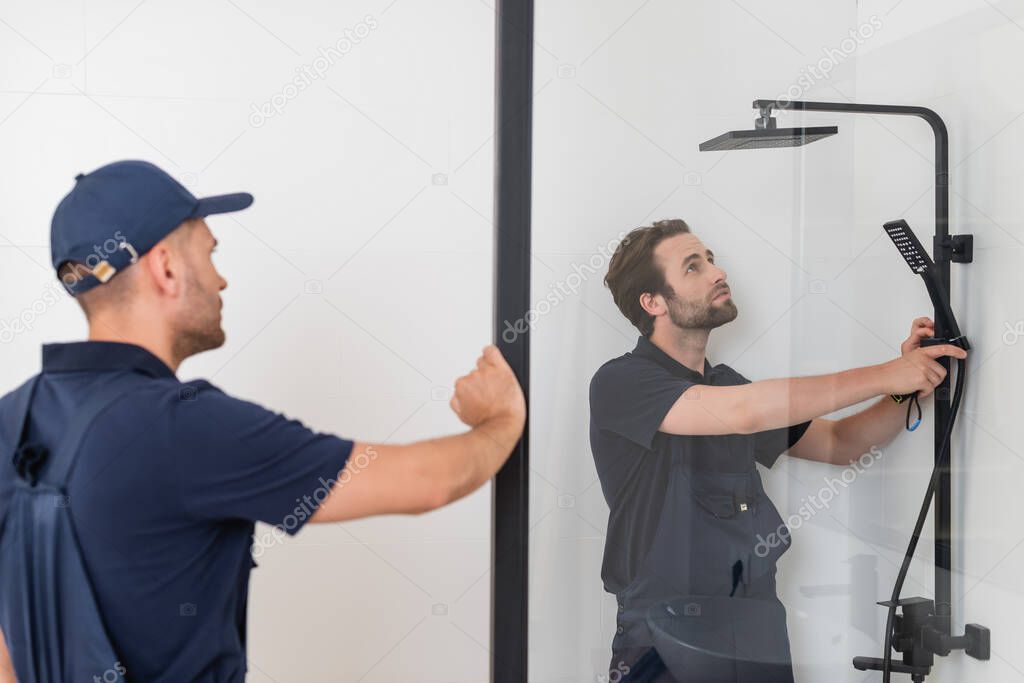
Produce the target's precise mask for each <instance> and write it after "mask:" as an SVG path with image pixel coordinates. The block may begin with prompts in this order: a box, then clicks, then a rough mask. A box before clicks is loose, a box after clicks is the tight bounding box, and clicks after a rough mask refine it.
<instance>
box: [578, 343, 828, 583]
mask: <svg viewBox="0 0 1024 683" xmlns="http://www.w3.org/2000/svg"><path fill="white" fill-rule="evenodd" d="M749 383H750V380H749V379H747V378H746V377H744V376H743V375H741V374H740V373H738V372H736V371H735V370H733V369H732V368H730V367H729V366H728V365H725V364H724V363H720V364H718V365H715V366H712V365H711V363H710V362H708V360H707V359H706V358H705V360H704V372H703V374H702V373H699V372H696V371H694V370H691V369H690V368H688V367H686V366H685V365H683V364H682V363H679V362H678V361H676V360H675V359H673V358H672V357H671V356H669V355H668V354H667V353H665V352H664V351H662V350H661V349H659V348H658V347H657V346H655V345H654V344H653V343H652V342H651V341H650V340H649V339H647V338H646V337H640V338H639V339H638V340H637V344H636V347H635V348H634V349H633V351H632V352H628V353H626V354H624V355H622V356H619V357H618V358H613V359H612V360H610V361H608V362H607V363H605V364H604V365H602V366H601V367H600V368H598V370H597V372H596V373H595V374H594V377H593V379H591V382H590V447H591V450H592V451H593V456H594V463H595V465H596V466H597V473H598V476H599V477H600V481H601V489H602V491H603V492H604V497H605V500H606V501H607V503H608V507H609V508H610V511H609V516H608V530H607V535H606V539H605V553H604V564H603V568H602V571H601V576H602V578H603V579H604V584H605V588H606V589H607V590H608V591H609V592H612V593H618V592H620V591H621V590H622V589H624V588H625V587H626V586H627V585H629V583H630V581H632V579H633V577H634V576H635V575H636V571H637V569H638V568H639V565H640V563H641V562H642V561H643V558H644V556H645V555H646V552H647V550H648V549H649V547H650V544H651V541H652V539H653V537H654V533H655V531H656V530H657V525H658V520H659V518H660V517H661V512H662V507H663V506H664V504H665V490H666V486H667V482H668V480H669V474H670V468H671V467H672V466H673V463H674V462H675V463H676V464H678V461H679V459H680V458H681V459H685V460H686V464H687V465H689V466H691V467H692V468H693V469H694V471H698V472H709V473H738V472H746V471H749V470H750V468H751V467H753V466H754V465H753V462H754V461H756V462H759V463H761V464H762V465H764V466H765V467H771V466H772V465H773V464H774V463H775V461H776V460H777V459H778V457H779V456H780V455H781V454H782V453H783V452H785V451H786V450H787V449H788V448H789V447H791V446H792V445H793V444H795V443H796V442H797V441H798V440H799V439H800V437H801V436H803V434H804V432H805V431H807V428H808V427H809V426H810V424H811V423H810V421H807V422H801V423H799V424H796V425H793V426H791V427H781V428H779V429H772V430H768V431H763V432H757V433H756V434H725V435H714V436H686V435H674V434H666V433H664V432H659V431H658V427H659V426H660V425H661V422H662V420H664V418H665V415H667V414H668V411H669V410H670V409H671V408H672V406H673V405H674V404H675V402H676V400H677V399H678V398H679V397H680V396H681V395H682V394H683V392H684V391H686V390H687V389H689V388H690V387H691V386H693V385H694V384H707V385H714V386H732V385H739V384H749Z"/></svg>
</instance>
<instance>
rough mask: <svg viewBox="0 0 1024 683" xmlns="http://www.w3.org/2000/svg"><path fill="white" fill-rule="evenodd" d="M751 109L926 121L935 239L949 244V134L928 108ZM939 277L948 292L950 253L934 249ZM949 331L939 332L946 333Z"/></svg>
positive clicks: (814, 105) (780, 104) (796, 103)
mask: <svg viewBox="0 0 1024 683" xmlns="http://www.w3.org/2000/svg"><path fill="white" fill-rule="evenodd" d="M752 106H753V107H754V109H757V110H759V111H760V116H761V117H762V118H764V117H770V116H771V114H772V110H773V109H774V110H776V111H821V112H837V113H841V114H883V115H895V116H916V117H918V118H921V119H924V120H925V121H927V122H928V125H929V126H931V129H932V133H934V135H935V238H936V243H937V244H939V245H944V244H946V243H947V242H948V240H949V237H950V235H949V133H948V132H947V131H946V124H945V123H944V122H943V121H942V117H941V116H939V115H938V114H937V113H935V112H934V111H933V110H931V109H928V108H927V107H916V106H907V105H900V104H864V103H860V102H808V101H804V100H754V102H753V104H752ZM933 258H934V260H935V265H936V268H937V269H938V273H937V274H936V275H937V277H938V279H939V285H940V287H941V288H942V289H943V290H948V289H949V263H950V254H949V252H948V250H945V249H942V250H940V249H939V248H938V247H936V248H935V250H934V253H933ZM946 332H948V330H938V329H937V330H936V333H937V334H939V333H946Z"/></svg>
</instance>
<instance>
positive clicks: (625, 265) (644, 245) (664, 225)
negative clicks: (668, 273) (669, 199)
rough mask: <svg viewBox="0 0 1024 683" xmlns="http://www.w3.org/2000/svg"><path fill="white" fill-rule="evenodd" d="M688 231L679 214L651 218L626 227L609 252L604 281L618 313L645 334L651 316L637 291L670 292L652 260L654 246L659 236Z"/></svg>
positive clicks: (651, 323) (651, 326) (651, 328)
mask: <svg viewBox="0 0 1024 683" xmlns="http://www.w3.org/2000/svg"><path fill="white" fill-rule="evenodd" d="M688 232H690V226H689V225H687V224H686V221H684V220H682V219H680V218H669V219H666V220H663V221H655V222H654V224H653V225H649V226H646V227H642V228H636V229H635V230H632V231H630V233H629V234H628V235H626V237H625V238H624V239H623V240H622V241H621V242H620V243H619V246H618V247H616V248H615V253H614V254H612V258H611V261H610V262H609V264H608V274H607V275H605V276H604V284H605V285H606V286H607V287H608V289H610V290H611V292H612V299H613V300H614V301H615V305H616V306H618V307H619V310H620V311H622V315H624V316H626V319H627V320H629V322H631V323H633V326H634V327H636V328H637V329H638V330H640V334H642V335H643V336H645V337H650V336H651V334H652V333H653V332H654V316H652V315H651V314H649V313H648V312H647V311H645V310H644V309H643V306H641V305H640V295H641V294H644V293H645V292H649V293H651V294H661V295H662V296H664V297H666V298H671V297H672V296H673V292H672V290H671V288H670V287H669V286H668V283H667V282H666V281H665V273H664V271H663V270H662V269H661V268H659V267H658V264H656V263H655V262H654V249H655V248H656V247H657V246H658V245H659V244H661V242H662V240H665V239H666V238H669V237H672V236H674V235H679V234H681V233H688Z"/></svg>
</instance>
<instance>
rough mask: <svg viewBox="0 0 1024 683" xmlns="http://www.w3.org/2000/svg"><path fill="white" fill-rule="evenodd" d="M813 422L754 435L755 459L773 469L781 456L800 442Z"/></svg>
mask: <svg viewBox="0 0 1024 683" xmlns="http://www.w3.org/2000/svg"><path fill="white" fill-rule="evenodd" d="M810 426H811V421H810V420H808V421H807V422H801V423H799V424H795V425H791V426H789V427H779V428H778V429H769V430H766V431H763V432H755V433H754V435H753V436H754V459H755V460H757V461H758V462H759V463H761V464H762V465H764V466H765V467H768V468H771V466H772V465H774V464H775V461H776V460H778V459H779V456H780V455H782V454H783V453H785V452H786V451H787V450H789V448H790V447H791V446H793V444H795V443H796V442H797V441H799V440H800V437H802V436H803V435H804V432H806V431H807V428H808V427H810Z"/></svg>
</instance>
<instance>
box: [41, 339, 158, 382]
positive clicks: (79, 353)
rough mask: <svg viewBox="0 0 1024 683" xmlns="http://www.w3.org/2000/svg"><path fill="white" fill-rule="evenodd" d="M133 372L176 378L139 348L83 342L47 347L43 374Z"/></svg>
mask: <svg viewBox="0 0 1024 683" xmlns="http://www.w3.org/2000/svg"><path fill="white" fill-rule="evenodd" d="M118 370H132V371H136V372H141V373H143V374H146V375H149V376H151V377H174V371H173V370H171V369H170V368H169V367H167V364H166V363H164V362H163V361H162V360H160V359H159V358H157V357H156V356H155V355H153V354H152V353H151V352H149V351H147V350H146V349H144V348H142V347H141V346H138V345H136V344H124V343H121V342H111V341H83V342H69V343H64V344H43V372H81V371H89V372H103V371H108V372H109V371H118Z"/></svg>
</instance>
